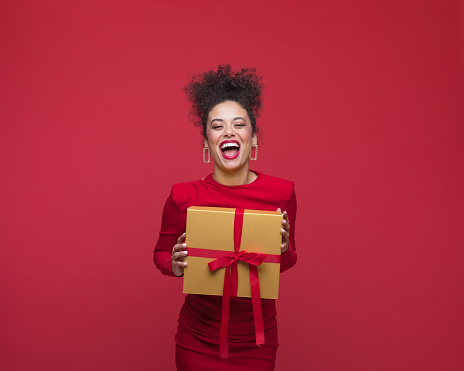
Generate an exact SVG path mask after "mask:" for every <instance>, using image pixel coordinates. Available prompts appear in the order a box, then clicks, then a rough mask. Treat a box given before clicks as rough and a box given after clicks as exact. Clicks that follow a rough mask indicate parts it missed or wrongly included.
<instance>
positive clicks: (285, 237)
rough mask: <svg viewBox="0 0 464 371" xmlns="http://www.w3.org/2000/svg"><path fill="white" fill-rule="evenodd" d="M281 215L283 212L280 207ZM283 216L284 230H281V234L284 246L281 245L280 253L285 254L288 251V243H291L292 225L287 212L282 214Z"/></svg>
mask: <svg viewBox="0 0 464 371" xmlns="http://www.w3.org/2000/svg"><path fill="white" fill-rule="evenodd" d="M277 211H278V212H279V213H281V212H282V211H281V210H280V207H279V208H278V209H277ZM282 216H283V217H284V218H283V219H282V229H281V230H280V234H281V235H282V245H280V252H281V253H282V254H283V253H284V252H286V251H287V250H288V241H289V236H290V223H289V222H288V215H287V212H286V211H284V212H283V213H282Z"/></svg>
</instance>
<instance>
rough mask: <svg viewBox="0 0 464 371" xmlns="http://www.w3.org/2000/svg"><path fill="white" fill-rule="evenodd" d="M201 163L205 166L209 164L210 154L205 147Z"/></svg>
mask: <svg viewBox="0 0 464 371" xmlns="http://www.w3.org/2000/svg"><path fill="white" fill-rule="evenodd" d="M206 158H208V159H206ZM203 162H204V163H205V164H209V163H210V162H211V152H210V151H209V148H208V147H206V146H205V147H204V148H203Z"/></svg>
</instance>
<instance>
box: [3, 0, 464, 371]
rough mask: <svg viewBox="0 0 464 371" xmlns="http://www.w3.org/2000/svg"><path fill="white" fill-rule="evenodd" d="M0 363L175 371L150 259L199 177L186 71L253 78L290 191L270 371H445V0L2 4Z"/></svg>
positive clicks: (455, 99) (454, 217) (450, 157)
mask: <svg viewBox="0 0 464 371" xmlns="http://www.w3.org/2000/svg"><path fill="white" fill-rule="evenodd" d="M0 6H1V9H0V30H1V31H0V32H1V55H0V79H1V81H0V83H1V96H0V122H1V135H0V151H1V152H0V155H1V165H0V166H1V169H0V170H1V189H0V191H1V194H0V197H1V220H0V223H1V224H0V233H1V235H0V237H1V252H0V259H1V260H0V268H1V270H0V279H1V280H0V289H1V298H0V299H1V306H0V325H1V327H0V338H1V344H0V352H1V359H0V368H1V369H2V370H48V371H54V370H111V371H114V370H172V369H173V368H174V361H173V357H174V342H173V336H174V333H175V329H176V320H177V316H178V312H179V309H180V306H181V304H182V302H183V294H182V293H181V282H182V280H180V279H178V280H177V279H173V278H168V277H164V276H162V275H161V274H160V273H159V272H158V271H157V270H156V268H155V266H154V265H153V264H152V261H151V259H152V249H153V246H154V244H155V241H156V238H157V233H158V230H159V225H160V217H161V211H162V206H163V204H164V201H165V199H166V197H167V195H168V193H169V190H170V187H171V185H172V184H173V183H176V182H181V181H188V180H194V179H198V178H201V177H203V176H205V175H206V174H208V173H209V172H211V171H212V167H211V166H209V165H204V164H203V163H202V156H201V144H202V141H201V137H200V134H199V131H198V130H197V129H196V128H194V127H193V125H192V124H191V122H189V121H188V119H187V117H188V109H189V107H188V104H187V102H186V100H185V97H184V95H183V91H182V88H183V86H184V85H185V83H186V81H187V74H188V73H191V72H198V71H203V70H206V69H209V68H213V67H215V66H217V65H218V64H219V63H231V64H232V66H233V67H234V68H239V67H242V66H255V67H256V68H257V69H258V71H259V73H261V74H262V75H263V76H264V83H265V85H266V91H265V95H264V111H263V115H262V117H261V119H260V120H259V124H260V125H261V127H262V129H263V136H262V137H261V138H260V144H261V145H260V151H259V159H258V161H257V162H256V164H255V163H253V166H254V168H255V169H257V170H260V171H263V172H265V173H268V174H271V175H275V176H280V177H283V178H287V179H291V180H294V181H295V183H296V190H297V196H298V201H299V214H298V220H297V229H296V233H297V247H298V253H299V261H298V264H297V265H296V266H295V267H294V268H293V269H291V270H290V271H288V272H286V273H284V274H283V275H282V283H281V294H280V295H281V296H280V299H279V300H278V303H277V305H278V311H279V318H278V320H279V334H280V343H281V346H280V348H279V352H278V360H277V370H293V369H305V370H306V369H307V370H330V371H337V370H343V371H347V370H376V371H379V370H438V369H440V370H462V369H463V367H464V352H463V345H464V341H463V327H464V326H463V325H464V323H463V322H464V320H463V313H464V308H463V307H464V305H463V304H464V303H463V287H462V286H463V285H462V283H463V282H464V277H463V269H462V261H463V255H464V252H463V242H464V241H463V240H464V238H463V237H464V236H463V227H462V225H463V217H464V215H463V214H464V211H463V210H464V208H463V201H464V199H463V198H464V197H463V189H464V174H463V163H462V159H463V155H464V153H463V152H464V150H463V144H462V143H463V134H464V129H463V123H464V108H463V107H464V105H463V102H464V99H463V98H464V69H463V66H464V46H463V45H464V37H463V31H464V28H463V25H464V20H463V15H464V6H463V2H462V1H444V0H436V1H425V0H416V1H413V0H402V1H372V0H365V1H361V0H358V1H323V0H320V1H296V0H288V1H278V2H277V1H274V2H272V1H243V0H234V1H233V2H220V1H159V2H156V1H107V2H102V1H74V2H71V1H66V2H63V1H58V0H57V1H18V0H15V1H2V3H1V5H0Z"/></svg>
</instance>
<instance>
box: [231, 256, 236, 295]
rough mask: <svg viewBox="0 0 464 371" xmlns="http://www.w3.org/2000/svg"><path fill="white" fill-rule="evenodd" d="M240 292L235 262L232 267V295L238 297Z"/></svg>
mask: <svg viewBox="0 0 464 371" xmlns="http://www.w3.org/2000/svg"><path fill="white" fill-rule="evenodd" d="M237 292H238V270H237V262H236V261H234V262H233V263H232V264H231V266H230V295H231V296H235V297H236V296H237Z"/></svg>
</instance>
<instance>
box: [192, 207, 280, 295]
mask: <svg viewBox="0 0 464 371" xmlns="http://www.w3.org/2000/svg"><path fill="white" fill-rule="evenodd" d="M234 220H235V209H229V208H218V207H199V206H192V207H189V208H188V210H187V228H186V243H187V248H189V247H191V248H201V249H208V250H222V251H230V252H231V253H233V252H234ZM281 229H282V214H281V213H279V212H277V211H261V210H248V209H245V213H244V216H243V227H242V239H241V245H240V251H242V250H246V251H247V252H256V253H263V254H273V255H280V254H281V250H280V245H281V243H282V235H281V234H280V230H281ZM215 259H216V258H203V257H195V256H187V257H186V259H185V261H186V262H187V267H186V268H185V270H184V290H183V291H184V293H186V294H205V295H219V296H222V293H223V286H224V274H225V269H218V270H216V271H214V272H211V271H210V270H209V267H208V263H209V262H210V261H212V260H215ZM237 270H238V291H237V296H239V297H251V288H250V274H249V270H248V263H244V262H241V261H239V262H238V264H237ZM279 275H280V264H278V263H266V262H265V263H262V264H261V265H259V266H258V276H259V288H260V294H261V298H266V299H277V298H278V294H279Z"/></svg>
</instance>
